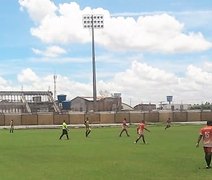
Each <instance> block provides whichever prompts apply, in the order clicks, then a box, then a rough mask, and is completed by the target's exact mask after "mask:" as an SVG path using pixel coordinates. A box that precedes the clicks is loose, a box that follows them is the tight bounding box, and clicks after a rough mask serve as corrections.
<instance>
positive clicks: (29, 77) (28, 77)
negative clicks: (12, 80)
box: [18, 68, 39, 83]
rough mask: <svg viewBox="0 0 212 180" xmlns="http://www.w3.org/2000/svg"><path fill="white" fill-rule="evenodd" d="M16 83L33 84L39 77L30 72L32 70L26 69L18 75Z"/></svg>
mask: <svg viewBox="0 0 212 180" xmlns="http://www.w3.org/2000/svg"><path fill="white" fill-rule="evenodd" d="M18 81H19V82H20V83H33V82H36V81H39V77H38V76H37V75H36V73H35V72H33V71H32V69H30V68H27V69H24V70H22V72H21V73H20V74H18Z"/></svg>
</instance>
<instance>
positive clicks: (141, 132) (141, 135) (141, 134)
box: [135, 120, 150, 144]
mask: <svg viewBox="0 0 212 180" xmlns="http://www.w3.org/2000/svg"><path fill="white" fill-rule="evenodd" d="M144 130H146V131H148V132H150V130H148V129H147V128H146V127H145V121H144V120H143V121H141V123H140V124H139V125H138V127H137V134H138V135H139V136H138V138H137V139H136V141H135V143H137V142H138V141H139V139H141V138H142V140H143V142H144V144H146V141H145V138H144Z"/></svg>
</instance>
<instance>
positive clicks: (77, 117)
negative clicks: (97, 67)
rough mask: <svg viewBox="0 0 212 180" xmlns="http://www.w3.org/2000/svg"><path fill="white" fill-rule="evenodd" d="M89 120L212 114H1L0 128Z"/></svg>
mask: <svg viewBox="0 0 212 180" xmlns="http://www.w3.org/2000/svg"><path fill="white" fill-rule="evenodd" d="M86 118H88V120H89V121H90V123H91V124H112V123H122V121H123V119H124V118H126V120H127V122H128V123H139V122H141V121H142V120H145V121H147V122H166V121H167V119H168V118H170V119H171V121H172V122H192V121H207V120H212V112H197V111H195V112H194V111H188V112H173V111H158V112H157V111H155V112H140V111H131V112H117V113H116V112H97V113H82V112H79V113H76V112H74V113H70V114H53V113H43V114H22V115H20V114H19V115H15V114H0V126H8V125H9V124H10V121H11V120H13V121H14V125H16V126H18V125H61V124H62V123H63V121H64V120H65V122H66V123H68V124H83V123H84V120H85V119H86Z"/></svg>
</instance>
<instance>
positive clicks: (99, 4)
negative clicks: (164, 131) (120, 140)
mask: <svg viewBox="0 0 212 180" xmlns="http://www.w3.org/2000/svg"><path fill="white" fill-rule="evenodd" d="M0 4H1V5H0V27H1V28H0V62H1V63H0V69H1V71H0V90H1V91H3V90H21V89H23V90H51V91H54V81H53V75H57V94H66V95H67V99H69V100H70V99H72V98H74V97H76V96H88V97H89V96H92V63H91V62H92V56H91V35H92V34H91V30H89V29H85V28H83V25H82V17H83V15H85V14H102V15H103V16H104V28H103V29H96V30H95V54H96V56H95V57H96V73H97V94H98V96H108V95H111V94H113V93H121V95H122V99H123V102H125V103H127V104H130V105H132V106H134V105H136V104H139V103H150V102H151V103H156V104H159V102H161V101H166V96H167V95H172V96H173V101H174V103H192V104H193V103H204V102H206V101H208V102H212V91H211V90H212V25H211V20H212V1H211V0H204V1H199V0H186V1H185V0H177V1H172V0H124V1H123V0H115V1H112V0H76V1H71V0H9V1H8V0H2V1H1V2H0Z"/></svg>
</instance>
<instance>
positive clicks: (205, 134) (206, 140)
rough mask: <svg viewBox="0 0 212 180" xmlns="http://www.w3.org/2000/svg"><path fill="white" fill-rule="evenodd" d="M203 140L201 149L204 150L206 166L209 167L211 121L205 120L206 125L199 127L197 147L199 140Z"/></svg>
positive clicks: (211, 146)
mask: <svg viewBox="0 0 212 180" xmlns="http://www.w3.org/2000/svg"><path fill="white" fill-rule="evenodd" d="M201 139H202V141H203V149H204V152H205V161H206V164H207V165H206V168H207V169H209V168H211V166H210V164H211V155H212V121H207V126H205V127H203V128H201V129H200V135H199V137H198V140H197V144H196V147H199V142H200V141H201Z"/></svg>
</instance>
